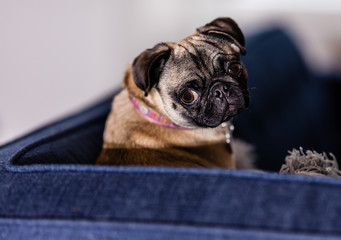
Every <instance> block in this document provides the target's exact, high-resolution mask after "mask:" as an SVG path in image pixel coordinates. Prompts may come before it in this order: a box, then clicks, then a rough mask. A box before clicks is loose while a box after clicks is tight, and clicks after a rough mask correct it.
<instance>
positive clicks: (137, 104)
mask: <svg viewBox="0 0 341 240" xmlns="http://www.w3.org/2000/svg"><path fill="white" fill-rule="evenodd" d="M129 98H130V101H131V103H132V104H133V106H134V108H135V109H136V110H137V111H138V112H140V113H141V114H142V115H143V116H145V117H146V118H148V119H149V120H151V121H153V122H155V123H157V124H160V125H163V126H166V127H171V128H176V129H183V130H185V129H189V128H185V127H181V126H178V125H175V124H174V123H172V121H171V120H170V119H169V118H168V117H167V116H165V115H162V114H161V113H158V112H155V111H154V110H152V109H151V108H148V107H147V106H146V105H144V104H143V103H142V102H141V101H139V100H138V99H137V98H135V97H133V96H129Z"/></svg>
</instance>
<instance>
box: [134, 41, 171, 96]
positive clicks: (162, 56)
mask: <svg viewBox="0 0 341 240" xmlns="http://www.w3.org/2000/svg"><path fill="white" fill-rule="evenodd" d="M170 52H171V49H170V47H169V46H167V45H166V44H165V43H159V44H157V45H155V46H154V47H153V48H151V49H147V50H145V51H144V52H143V53H141V54H140V55H139V56H137V57H136V58H135V60H134V62H133V65H132V68H133V78H134V82H135V84H136V86H137V87H138V88H140V89H141V90H143V91H144V94H145V96H147V95H148V92H149V91H150V89H152V87H153V86H155V84H157V83H158V81H159V77H160V74H161V73H162V70H163V67H164V65H165V63H166V61H167V59H168V57H169V55H170Z"/></svg>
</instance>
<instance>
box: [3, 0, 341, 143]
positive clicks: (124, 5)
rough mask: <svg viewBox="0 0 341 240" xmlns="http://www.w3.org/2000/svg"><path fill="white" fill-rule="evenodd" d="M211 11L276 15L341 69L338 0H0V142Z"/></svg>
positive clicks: (58, 112) (316, 65)
mask: <svg viewBox="0 0 341 240" xmlns="http://www.w3.org/2000/svg"><path fill="white" fill-rule="evenodd" d="M218 16H230V17H232V18H234V19H235V20H236V21H237V22H239V24H240V26H241V28H242V29H243V30H244V31H245V32H255V31H257V30H258V29H260V28H264V27H265V26H267V25H271V24H274V23H276V22H281V23H284V24H285V25H286V26H288V27H289V29H290V30H291V31H292V32H293V34H294V35H295V39H296V40H297V42H298V43H299V44H300V46H301V48H302V49H303V51H304V55H305V57H306V59H307V61H308V62H309V64H311V66H312V68H313V69H315V70H316V71H325V72H326V71H334V70H335V69H336V70H337V69H341V63H340V62H341V45H340V42H341V28H340V27H339V25H340V23H341V1H339V0H324V1H313V0H310V1H309V0H300V1H290V0H280V1H279V0H277V1H271V0H268V1H267V0H210V1H204V0H187V1H185V0H166V1H162V0H143V1H142V0H124V1H123V0H122V1H114V0H112V1H110V0H49V1H46V0H30V1H25V0H0V34H1V35H0V144H2V143H5V142H7V141H9V140H12V139H14V138H17V137H18V136H20V135H22V134H24V133H27V132H29V131H31V130H33V129H35V128H38V127H40V126H41V125H42V124H46V123H48V122H51V121H54V120H55V119H56V118H57V119H58V118H61V117H63V116H65V115H67V114H70V113H72V112H74V111H75V110H77V109H80V108H82V107H84V106H87V105H88V104H90V103H92V102H94V101H96V100H97V99H99V98H100V97H101V96H103V95H105V94H106V93H108V92H110V91H111V90H113V89H115V88H116V87H117V86H119V85H120V83H121V80H122V76H123V72H124V70H125V68H126V67H127V65H128V64H129V63H130V61H132V60H133V58H134V57H135V56H136V55H137V54H139V53H140V52H141V51H142V50H144V49H145V48H149V47H152V46H153V45H154V44H156V43H158V42H161V41H176V40H179V39H181V38H183V37H185V36H186V35H189V34H191V33H192V32H193V31H194V30H195V28H196V27H199V26H201V25H203V24H205V23H207V22H209V21H211V20H213V19H214V18H216V17H218Z"/></svg>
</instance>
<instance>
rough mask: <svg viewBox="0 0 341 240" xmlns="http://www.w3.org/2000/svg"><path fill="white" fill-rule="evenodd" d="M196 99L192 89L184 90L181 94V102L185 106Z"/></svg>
mask: <svg viewBox="0 0 341 240" xmlns="http://www.w3.org/2000/svg"><path fill="white" fill-rule="evenodd" d="M197 99H198V93H196V92H195V91H193V90H192V89H186V90H184V91H183V92H182V93H181V101H182V102H183V103H185V104H191V103H193V102H194V101H195V100H197Z"/></svg>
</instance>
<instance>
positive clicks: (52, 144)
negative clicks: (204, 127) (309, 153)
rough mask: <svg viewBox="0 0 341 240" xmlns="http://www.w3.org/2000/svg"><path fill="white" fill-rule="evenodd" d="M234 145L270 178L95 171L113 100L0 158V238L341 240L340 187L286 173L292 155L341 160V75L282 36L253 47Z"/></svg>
mask: <svg viewBox="0 0 341 240" xmlns="http://www.w3.org/2000/svg"><path fill="white" fill-rule="evenodd" d="M247 49H248V55H247V56H246V57H245V58H243V61H244V62H245V64H246V66H247V67H248V72H249V86H250V89H251V107H250V109H249V110H248V111H246V112H245V113H243V114H241V115H240V116H238V118H237V119H236V121H235V125H236V133H235V134H236V136H237V137H239V138H242V139H244V140H246V141H247V142H249V143H251V144H253V145H254V146H255V147H256V153H257V156H258V160H257V165H258V166H259V168H260V169H262V170H265V172H249V171H236V170H220V169H193V168H164V167H120V166H95V165H94V162H95V159H96V157H97V156H98V154H99V153H100V151H101V145H102V134H103V130H104V123H105V119H106V117H107V115H108V113H109V111H110V106H111V101H112V96H113V95H115V94H116V93H117V92H114V93H113V94H112V95H111V96H110V97H108V98H106V99H104V100H103V101H101V102H99V103H98V104H96V105H94V106H92V107H89V108H88V109H86V110H84V111H82V112H80V113H76V114H74V115H73V116H70V117H68V118H66V119H63V120H61V121H58V122H56V123H53V124H51V125H49V126H46V127H43V128H41V129H39V130H37V131H35V132H33V133H31V134H29V135H27V136H25V137H23V138H20V139H18V140H16V141H14V142H12V143H9V144H7V145H5V146H3V147H1V148H0V239H11V240H16V239H89V240H90V239H142V240H143V239H234V240H240V239H256V240H257V239H262V240H263V239H271V240H274V239H290V240H295V239H297V240H298V239H300V240H303V239H307V240H308V239H309V240H311V239H313V240H314V239H341V221H340V220H339V219H340V216H341V201H340V199H341V181H340V180H339V179H333V178H317V177H316V178H314V177H304V176H298V175H280V174H278V173H277V171H278V170H279V168H280V166H281V165H282V164H283V163H284V157H285V155H286V154H287V151H288V150H291V149H292V148H293V147H296V148H298V147H299V146H303V147H306V148H309V149H314V150H318V151H331V152H333V153H334V154H335V155H336V157H341V154H340V151H341V150H340V149H341V148H340V146H339V145H340V144H339V143H338V141H337V140H336V139H337V137H338V136H340V126H339V124H338V122H339V120H340V119H338V116H337V115H333V114H334V113H335V112H336V109H337V106H336V104H337V102H338V98H339V97H338V96H337V92H338V89H340V84H339V83H340V81H339V79H340V78H338V77H332V76H329V77H327V76H324V77H321V76H319V77H318V76H315V75H313V74H311V72H310V71H309V69H307V67H306V66H305V64H304V62H303V60H302V58H301V57H300V54H299V52H298V51H297V49H296V48H295V46H294V44H293V42H292V41H291V40H290V38H289V37H288V36H287V35H286V34H285V33H284V32H283V31H281V30H272V31H267V32H264V33H259V34H257V35H255V36H251V37H249V38H247Z"/></svg>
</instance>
